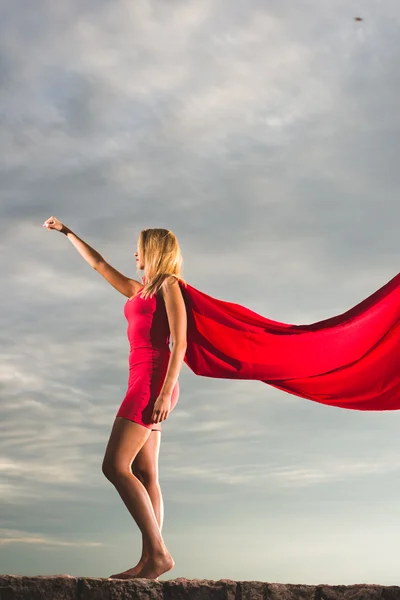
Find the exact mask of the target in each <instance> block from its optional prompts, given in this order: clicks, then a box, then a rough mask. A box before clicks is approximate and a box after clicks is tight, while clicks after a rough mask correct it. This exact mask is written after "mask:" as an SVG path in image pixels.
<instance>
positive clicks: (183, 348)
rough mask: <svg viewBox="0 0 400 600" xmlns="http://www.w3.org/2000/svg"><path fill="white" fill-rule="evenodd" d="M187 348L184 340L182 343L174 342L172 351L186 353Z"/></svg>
mask: <svg viewBox="0 0 400 600" xmlns="http://www.w3.org/2000/svg"><path fill="white" fill-rule="evenodd" d="M186 348H187V343H186V341H184V340H182V341H177V342H174V341H172V349H173V350H174V349H175V350H180V351H181V352H186Z"/></svg>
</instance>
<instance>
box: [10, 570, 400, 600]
mask: <svg viewBox="0 0 400 600" xmlns="http://www.w3.org/2000/svg"><path fill="white" fill-rule="evenodd" d="M0 600H400V587H399V586H397V585H392V586H384V585H377V584H362V583H357V584H354V585H326V584H319V585H303V584H292V583H290V584H285V583H269V582H263V581H233V580H231V579H219V580H217V581H214V580H213V579H185V578H184V577H179V578H177V579H169V580H165V581H163V580H159V581H155V580H152V579H119V580H118V579H100V578H89V577H72V576H70V575H39V576H36V577H25V576H22V575H0Z"/></svg>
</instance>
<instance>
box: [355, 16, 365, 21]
mask: <svg viewBox="0 0 400 600" xmlns="http://www.w3.org/2000/svg"><path fill="white" fill-rule="evenodd" d="M354 20H355V21H364V19H363V18H362V17H354Z"/></svg>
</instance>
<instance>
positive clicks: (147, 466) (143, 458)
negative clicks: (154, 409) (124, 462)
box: [132, 431, 161, 482]
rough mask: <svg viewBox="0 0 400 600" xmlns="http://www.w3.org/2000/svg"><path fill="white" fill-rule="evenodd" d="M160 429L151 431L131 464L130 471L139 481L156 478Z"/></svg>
mask: <svg viewBox="0 0 400 600" xmlns="http://www.w3.org/2000/svg"><path fill="white" fill-rule="evenodd" d="M160 444H161V431H152V432H151V434H150V436H149V438H148V439H147V441H146V442H145V444H143V446H142V447H141V449H140V450H139V452H138V453H137V455H136V458H135V460H134V461H133V464H132V472H133V473H134V474H135V475H136V476H137V477H138V478H139V479H140V480H141V481H144V482H146V481H150V480H154V479H158V457H159V454H160Z"/></svg>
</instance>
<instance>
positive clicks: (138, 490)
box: [111, 473, 175, 579]
mask: <svg viewBox="0 0 400 600" xmlns="http://www.w3.org/2000/svg"><path fill="white" fill-rule="evenodd" d="M112 483H113V484H114V486H115V488H116V489H117V491H118V493H119V495H120V496H121V498H122V500H123V501H124V503H125V505H126V507H127V509H128V510H129V512H130V513H131V515H132V517H133V518H134V519H135V521H136V523H137V525H138V527H139V529H140V530H141V532H142V537H143V547H144V549H145V551H146V561H145V562H144V563H143V567H142V569H141V570H140V571H139V572H138V571H137V569H136V568H135V569H128V570H127V571H124V572H123V573H118V574H115V575H112V576H111V578H118V579H120V578H132V577H148V578H149V579H156V578H157V577H159V575H162V574H163V573H166V572H167V571H169V570H170V569H172V568H173V566H174V565H175V562H174V560H173V558H172V556H171V555H170V553H169V552H168V550H167V547H166V546H165V544H164V541H163V539H162V536H161V531H160V528H159V526H158V523H157V519H156V516H155V513H154V510H153V506H152V504H151V500H150V496H149V494H148V492H147V490H146V488H145V487H144V485H143V484H142V483H141V482H140V481H139V479H137V477H135V475H134V474H133V473H128V474H126V475H125V474H124V475H120V476H119V477H118V478H116V479H115V480H113V481H112ZM147 565H150V566H151V570H150V569H149V568H147V569H146V566H147ZM143 569H146V575H143V574H142V571H143Z"/></svg>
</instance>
